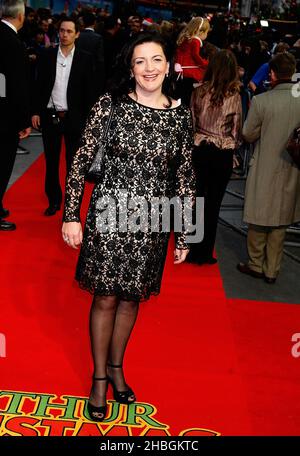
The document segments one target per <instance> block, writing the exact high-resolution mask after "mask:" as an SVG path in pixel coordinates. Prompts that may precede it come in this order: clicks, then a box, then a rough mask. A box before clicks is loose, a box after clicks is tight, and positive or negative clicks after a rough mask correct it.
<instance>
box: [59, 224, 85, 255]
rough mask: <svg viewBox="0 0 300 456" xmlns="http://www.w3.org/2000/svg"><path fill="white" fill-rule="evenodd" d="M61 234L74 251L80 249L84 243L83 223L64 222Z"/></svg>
mask: <svg viewBox="0 0 300 456" xmlns="http://www.w3.org/2000/svg"><path fill="white" fill-rule="evenodd" d="M61 232H62V237H63V240H64V241H65V243H66V244H67V245H68V246H69V247H72V248H73V249H78V246H79V245H80V244H81V243H82V227H81V223H80V222H64V223H63V226H62V230H61Z"/></svg>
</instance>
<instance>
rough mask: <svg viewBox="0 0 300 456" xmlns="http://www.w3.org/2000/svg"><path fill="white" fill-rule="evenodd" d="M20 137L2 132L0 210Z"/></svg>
mask: <svg viewBox="0 0 300 456" xmlns="http://www.w3.org/2000/svg"><path fill="white" fill-rule="evenodd" d="M18 142H19V136H18V133H17V132H5V131H0V151H1V153H0V210H1V211H3V204H2V200H3V197H4V194H5V192H6V189H7V185H8V182H9V179H10V176H11V174H12V170H13V167H14V163H15V159H16V153H17V147H18Z"/></svg>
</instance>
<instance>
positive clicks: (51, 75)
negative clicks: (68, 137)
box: [32, 48, 96, 131]
mask: <svg viewBox="0 0 300 456" xmlns="http://www.w3.org/2000/svg"><path fill="white" fill-rule="evenodd" d="M57 53H58V48H56V49H53V48H51V49H46V50H45V52H44V53H43V54H42V55H41V56H40V60H39V63H38V67H37V79H36V85H35V91H34V97H33V107H32V115H35V114H37V115H39V116H41V121H43V115H44V113H45V111H46V109H47V105H48V102H49V99H50V96H51V93H52V89H53V86H54V83H55V76H56V60H57ZM94 81H95V79H94V73H93V62H92V56H91V55H90V54H88V53H87V52H84V51H79V50H78V49H76V48H75V51H74V56H73V61H72V67H71V71H70V76H69V82H68V88H67V103H68V117H69V119H70V122H71V124H72V129H74V131H78V130H82V128H83V126H84V123H85V120H86V118H87V115H88V113H89V111H90V109H91V107H92V105H93V104H94V102H95V101H96V93H95V83H94Z"/></svg>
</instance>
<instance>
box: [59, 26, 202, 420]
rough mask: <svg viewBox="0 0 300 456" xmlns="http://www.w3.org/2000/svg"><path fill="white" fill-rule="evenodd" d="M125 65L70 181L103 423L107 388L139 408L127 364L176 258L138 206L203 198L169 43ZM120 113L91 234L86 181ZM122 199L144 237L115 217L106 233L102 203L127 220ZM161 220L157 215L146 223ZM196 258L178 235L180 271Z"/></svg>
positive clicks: (154, 42) (72, 226)
mask: <svg viewBox="0 0 300 456" xmlns="http://www.w3.org/2000/svg"><path fill="white" fill-rule="evenodd" d="M120 65H122V66H121V70H122V76H121V78H119V79H118V81H117V82H116V83H115V85H114V86H113V89H112V92H111V94H106V95H103V96H101V97H100V99H99V100H98V102H97V103H96V104H95V106H94V107H93V109H92V111H91V113H90V116H89V119H88V121H87V124H86V128H85V132H84V134H83V137H82V144H81V147H80V149H79V150H78V151H77V153H76V156H75V158H74V161H73V165H72V168H71V171H70V173H69V175H68V179H67V184H66V197H65V213H64V224H63V229H62V233H63V238H64V240H65V242H67V244H68V245H70V246H71V247H73V248H77V247H78V246H79V245H80V244H81V243H82V246H81V251H80V255H79V260H78V266H77V271H76V279H77V280H78V282H79V284H80V286H81V287H82V288H84V289H87V290H89V291H90V292H91V293H92V294H93V295H94V300H93V304H92V307H91V318H90V332H91V342H92V352H93V360H94V378H93V385H92V389H91V393H90V398H89V402H88V411H89V414H90V416H91V418H92V419H93V420H95V421H102V420H103V419H104V417H105V414H106V390H107V383H108V382H110V383H111V384H112V387H113V392H114V397H115V399H116V400H117V401H119V402H121V403H123V404H128V403H130V402H133V401H134V400H135V395H134V393H133V391H132V389H131V388H130V387H129V386H128V385H127V384H126V382H125V378H124V374H123V369H122V363H123V357H124V353H125V348H126V345H127V342H128V340H129V337H130V334H131V331H132V329H133V326H134V323H135V321H136V317H137V313H138V307H139V302H140V301H141V300H146V299H148V298H149V297H150V295H152V294H158V293H159V291H160V285H161V279H162V273H163V268H164V263H165V258H166V253H167V245H168V239H169V233H168V232H157V230H156V231H155V230H151V229H150V228H151V226H150V225H148V230H146V229H145V228H143V227H142V226H144V227H145V225H143V223H142V220H141V219H143V221H144V222H145V218H143V214H142V212H139V209H138V208H139V203H135V202H136V201H138V199H139V198H143V201H146V207H148V206H147V205H149V203H150V201H153V200H155V198H156V199H157V198H161V197H165V198H172V197H174V196H175V195H177V196H178V197H180V198H183V197H185V196H186V197H193V196H194V174H193V169H192V163H191V152H192V146H193V132H192V122H191V116H190V112H189V110H188V109H187V108H184V107H182V106H181V105H180V102H178V101H175V100H173V99H172V98H170V96H169V93H168V81H169V80H170V76H171V75H170V73H171V67H170V64H169V55H168V52H167V49H166V47H165V43H164V42H163V40H162V38H161V37H159V36H157V35H149V34H144V35H143V34H142V35H139V37H138V38H136V39H135V41H133V42H131V43H130V44H129V45H128V46H127V47H126V49H125V50H124V51H123V54H122V56H121V59H120ZM112 106H113V115H112V120H111V123H110V126H109V131H108V137H107V144H108V146H107V148H106V153H105V157H104V160H103V163H102V174H103V176H102V179H101V181H100V182H99V183H98V184H96V185H95V187H94V191H93V194H92V198H91V202H90V206H89V211H88V215H87V220H86V225H85V230H84V234H82V228H81V223H80V203H81V199H82V194H83V189H84V180H85V176H86V174H87V171H88V170H89V168H90V165H91V163H92V161H93V158H94V156H95V153H96V151H97V144H98V141H99V137H101V135H102V131H103V127H104V126H105V125H106V122H107V119H108V116H109V113H110V111H111V108H112ZM122 198H127V201H128V199H130V200H131V202H132V201H134V204H131V206H130V207H129V208H128V212H127V215H128V220H129V218H130V217H135V216H137V214H139V217H136V218H135V221H136V223H137V224H139V223H140V228H139V229H129V228H128V227H127V225H126V224H125V225H126V226H125V228H124V224H123V226H122V227H121V222H120V218H118V217H116V218H115V221H116V223H115V225H114V226H113V223H112V225H109V229H108V230H107V232H104V231H103V230H102V229H100V225H101V223H100V222H101V217H102V216H103V214H104V213H105V212H104V211H103V209H104V207H105V206H103V201H106V202H107V201H108V200H109V201H110V202H111V201H113V202H114V203H115V204H116V206H115V207H116V209H117V212H118V211H120V210H121V207H123V206H122V204H123V203H122V201H123V202H124V199H123V200H122ZM150 207H152V206H150ZM154 213H155V211H154V212H153V211H152V209H151V210H149V213H148V215H147V216H146V221H148V222H149V219H150V218H151V217H152V216H153V214H154ZM118 214H119V212H118ZM151 214H152V215H151ZM110 223H111V222H110ZM160 226H161V225H160ZM187 253H188V245H187V243H186V235H185V232H184V230H183V231H182V232H178V233H176V248H175V251H174V263H176V264H179V263H182V262H183V261H184V260H185V258H186V256H187Z"/></svg>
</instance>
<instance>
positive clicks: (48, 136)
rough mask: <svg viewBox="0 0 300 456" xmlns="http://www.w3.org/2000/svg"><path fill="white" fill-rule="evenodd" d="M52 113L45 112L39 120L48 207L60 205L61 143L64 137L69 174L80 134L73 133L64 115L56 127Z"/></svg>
mask: <svg viewBox="0 0 300 456" xmlns="http://www.w3.org/2000/svg"><path fill="white" fill-rule="evenodd" d="M52 114H53V112H52V111H50V110H47V112H45V113H44V114H43V116H42V118H41V126H42V136H43V143H44V153H45V159H46V178H45V192H46V195H47V197H48V200H49V205H50V206H52V205H58V206H60V205H61V202H62V190H61V186H60V180H59V163H60V154H61V142H62V138H63V137H64V140H65V146H66V167H67V172H69V170H70V168H71V164H72V160H73V158H74V155H75V152H76V150H77V149H78V147H79V139H80V133H79V132H78V131H77V132H76V131H74V127H72V123H71V119H69V118H68V114H67V113H66V116H65V118H63V119H60V122H59V124H58V125H55V124H53V122H52Z"/></svg>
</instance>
